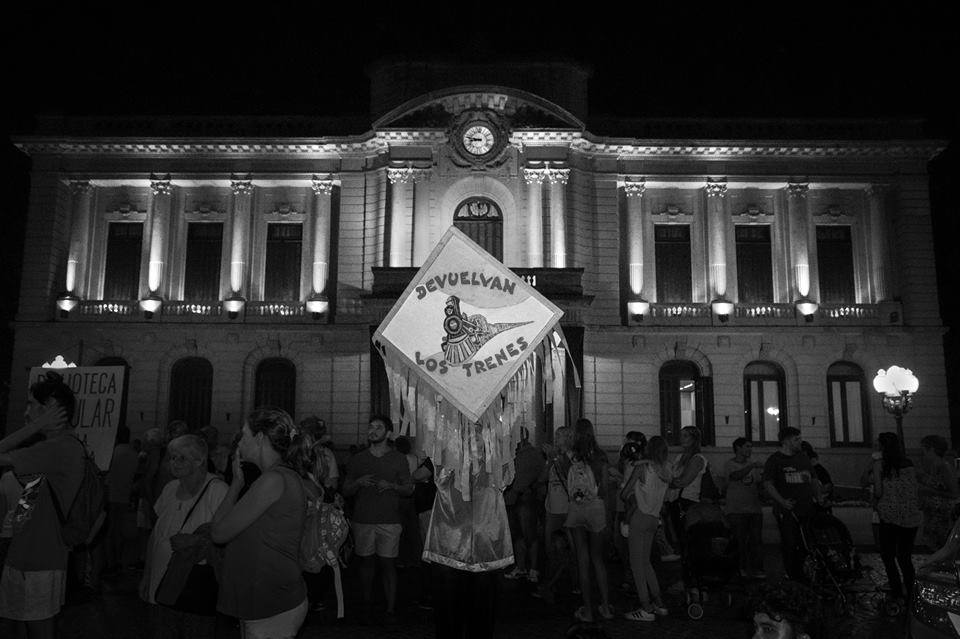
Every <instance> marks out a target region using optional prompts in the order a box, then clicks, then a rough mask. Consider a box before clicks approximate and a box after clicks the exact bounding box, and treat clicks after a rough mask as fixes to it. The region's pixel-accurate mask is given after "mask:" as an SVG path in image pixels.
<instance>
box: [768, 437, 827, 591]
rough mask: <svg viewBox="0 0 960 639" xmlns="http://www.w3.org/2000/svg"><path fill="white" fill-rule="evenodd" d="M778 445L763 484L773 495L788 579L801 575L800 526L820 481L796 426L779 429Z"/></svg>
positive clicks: (798, 577) (815, 498) (807, 517)
mask: <svg viewBox="0 0 960 639" xmlns="http://www.w3.org/2000/svg"><path fill="white" fill-rule="evenodd" d="M779 439H780V449H779V450H777V451H776V452H775V453H773V454H772V455H770V457H769V458H767V463H766V464H765V465H764V467H763V480H764V481H763V485H764V487H765V488H766V489H767V492H768V493H769V494H770V497H771V498H772V499H773V514H774V516H775V517H776V518H777V524H779V526H780V549H781V552H782V553H783V565H784V568H786V570H787V576H788V577H790V578H791V579H795V580H802V579H803V559H804V552H803V544H802V540H801V537H800V527H801V526H802V525H805V524H806V522H807V520H808V519H809V518H810V516H811V515H812V514H813V507H814V502H815V501H818V499H819V494H818V493H819V484H818V483H817V481H816V480H815V479H814V475H813V464H811V463H810V459H809V458H808V457H807V456H806V455H805V454H804V453H803V451H802V450H801V443H802V441H803V440H802V438H801V436H800V431H799V430H798V429H796V428H791V427H789V426H788V427H786V428H784V429H782V430H781V431H780V436H779Z"/></svg>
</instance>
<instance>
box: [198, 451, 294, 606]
mask: <svg viewBox="0 0 960 639" xmlns="http://www.w3.org/2000/svg"><path fill="white" fill-rule="evenodd" d="M271 472H279V473H280V475H281V476H282V477H283V494H281V495H280V498H279V499H277V501H275V502H274V503H272V504H271V505H270V507H269V508H267V510H266V511H265V512H264V513H263V514H262V515H260V517H258V518H257V519H256V520H255V521H254V522H253V523H252V524H250V525H249V526H248V527H247V528H246V529H244V530H243V531H242V532H241V533H240V534H239V535H237V536H236V537H234V538H233V539H232V540H230V541H229V542H228V543H227V547H226V552H225V555H224V560H223V574H222V578H221V580H220V594H219V597H218V600H217V610H219V611H220V612H222V613H224V614H226V615H230V616H232V617H238V618H240V619H245V620H252V619H266V618H267V617H272V616H274V615H277V614H280V613H281V612H286V611H287V610H291V609H293V608H296V607H297V606H299V605H300V604H301V603H302V602H303V601H304V600H305V599H306V598H307V590H306V586H305V584H304V582H303V577H302V575H301V570H300V537H301V535H302V533H303V519H304V512H305V509H306V496H305V495H304V492H303V485H302V484H301V483H300V482H301V479H300V476H299V475H297V473H296V472H294V471H293V470H291V469H289V468H287V467H285V466H276V467H275V468H273V469H271Z"/></svg>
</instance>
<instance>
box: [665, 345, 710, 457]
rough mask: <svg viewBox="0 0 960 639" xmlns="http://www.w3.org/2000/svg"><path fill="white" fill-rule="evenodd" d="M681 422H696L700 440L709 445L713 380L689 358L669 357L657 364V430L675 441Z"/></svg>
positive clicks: (671, 441)
mask: <svg viewBox="0 0 960 639" xmlns="http://www.w3.org/2000/svg"><path fill="white" fill-rule="evenodd" d="M684 426H696V427H697V428H699V429H700V432H701V433H702V435H703V438H702V439H701V443H702V444H705V445H713V443H714V428H713V380H712V379H711V378H709V377H704V376H702V375H701V374H700V369H699V367H697V365H696V364H694V363H693V362H690V361H686V360H673V361H669V362H667V363H666V364H664V365H663V366H662V367H661V368H660V433H661V434H662V435H663V436H664V437H665V438H666V440H667V441H668V442H669V443H670V444H673V445H676V444H679V443H680V429H681V428H683V427H684Z"/></svg>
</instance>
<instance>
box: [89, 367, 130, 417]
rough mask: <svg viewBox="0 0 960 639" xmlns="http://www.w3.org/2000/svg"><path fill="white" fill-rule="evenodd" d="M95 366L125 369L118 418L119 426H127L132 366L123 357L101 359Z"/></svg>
mask: <svg viewBox="0 0 960 639" xmlns="http://www.w3.org/2000/svg"><path fill="white" fill-rule="evenodd" d="M94 366H122V367H123V394H122V395H121V396H120V413H119V414H118V416H117V426H126V425H127V390H128V389H129V388H130V364H127V360H125V359H123V358H122V357H101V358H100V359H98V360H97V363H96V364H94Z"/></svg>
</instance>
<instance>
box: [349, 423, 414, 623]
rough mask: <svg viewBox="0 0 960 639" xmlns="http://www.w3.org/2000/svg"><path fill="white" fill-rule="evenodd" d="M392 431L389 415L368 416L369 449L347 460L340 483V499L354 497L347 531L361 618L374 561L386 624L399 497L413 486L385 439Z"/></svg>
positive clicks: (393, 593) (390, 616)
mask: <svg viewBox="0 0 960 639" xmlns="http://www.w3.org/2000/svg"><path fill="white" fill-rule="evenodd" d="M392 431H393V423H392V422H391V421H390V418H389V417H385V416H382V415H374V416H372V417H371V418H370V426H369V428H368V430H367V442H368V443H369V444H370V445H369V447H368V448H367V449H366V450H364V451H362V452H359V453H357V454H356V455H354V456H353V457H352V458H351V459H350V463H349V465H348V467H347V479H346V481H345V482H344V484H343V494H344V496H345V497H354V496H355V497H356V499H355V501H354V507H353V522H352V523H351V527H352V529H353V539H354V543H355V549H354V552H355V553H356V555H357V557H358V558H359V560H360V581H361V584H362V586H363V601H364V604H365V607H366V608H367V610H365V611H363V618H368V617H369V612H370V607H371V606H370V604H371V602H372V601H373V578H374V573H375V570H376V564H377V563H379V564H380V573H381V579H382V580H383V590H384V594H385V595H386V600H387V616H386V621H387V622H393V621H396V610H395V605H396V599H397V567H396V557H397V554H398V552H399V548H400V532H401V530H402V525H401V521H402V520H401V516H400V498H401V497H409V496H411V495H412V494H413V488H414V486H413V481H412V480H411V478H410V469H409V467H408V466H407V459H406V457H404V456H403V455H402V454H400V453H398V452H397V451H395V450H393V449H392V448H391V447H390V444H389V442H388V441H387V434H388V433H390V432H392ZM374 556H376V557H377V558H379V561H376V560H375V559H374Z"/></svg>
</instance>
